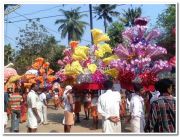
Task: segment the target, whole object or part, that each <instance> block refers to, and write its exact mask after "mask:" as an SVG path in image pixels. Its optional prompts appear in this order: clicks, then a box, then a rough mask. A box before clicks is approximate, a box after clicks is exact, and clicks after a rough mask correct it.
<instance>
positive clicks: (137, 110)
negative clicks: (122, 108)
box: [128, 83, 145, 133]
mask: <svg viewBox="0 0 180 137" xmlns="http://www.w3.org/2000/svg"><path fill="white" fill-rule="evenodd" d="M134 91H135V93H134V94H133V95H132V98H131V101H130V117H129V119H128V122H129V121H130V124H131V128H132V132H135V133H140V132H144V127H145V115H144V99H143V98H142V97H141V95H142V94H143V92H144V89H143V86H142V85H141V84H139V83H135V84H134Z"/></svg>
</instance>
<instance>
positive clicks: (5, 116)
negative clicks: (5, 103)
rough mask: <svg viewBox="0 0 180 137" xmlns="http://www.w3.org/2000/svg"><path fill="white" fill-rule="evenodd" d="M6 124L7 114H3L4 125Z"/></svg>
mask: <svg viewBox="0 0 180 137" xmlns="http://www.w3.org/2000/svg"><path fill="white" fill-rule="evenodd" d="M7 122H8V116H7V112H4V125H7Z"/></svg>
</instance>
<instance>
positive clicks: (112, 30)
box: [108, 22, 124, 48]
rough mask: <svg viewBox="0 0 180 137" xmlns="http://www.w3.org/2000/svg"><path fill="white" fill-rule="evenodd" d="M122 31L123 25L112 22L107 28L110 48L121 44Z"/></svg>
mask: <svg viewBox="0 0 180 137" xmlns="http://www.w3.org/2000/svg"><path fill="white" fill-rule="evenodd" d="M123 31H124V26H123V24H121V23H119V22H113V23H112V25H111V26H110V27H109V28H108V36H109V37H110V41H109V42H108V44H110V46H111V47H113V48H114V47H116V46H117V44H118V43H122V42H123V38H122V32H123Z"/></svg>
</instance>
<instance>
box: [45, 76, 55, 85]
mask: <svg viewBox="0 0 180 137" xmlns="http://www.w3.org/2000/svg"><path fill="white" fill-rule="evenodd" d="M54 80H56V77H55V76H51V75H50V76H48V77H47V81H48V82H49V83H51V82H53V81H54Z"/></svg>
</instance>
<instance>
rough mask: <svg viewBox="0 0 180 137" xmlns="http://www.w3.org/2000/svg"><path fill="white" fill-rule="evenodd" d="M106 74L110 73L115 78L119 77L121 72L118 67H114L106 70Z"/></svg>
mask: <svg viewBox="0 0 180 137" xmlns="http://www.w3.org/2000/svg"><path fill="white" fill-rule="evenodd" d="M105 74H108V75H110V76H112V77H113V78H117V76H118V74H119V72H118V70H117V69H115V68H113V69H109V70H106V71H105Z"/></svg>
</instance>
